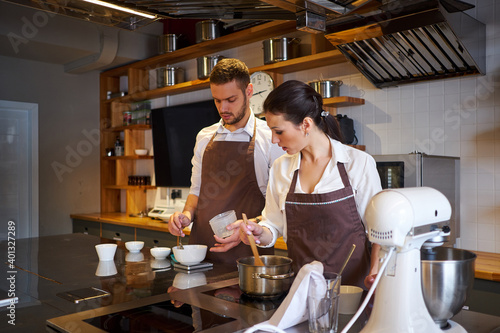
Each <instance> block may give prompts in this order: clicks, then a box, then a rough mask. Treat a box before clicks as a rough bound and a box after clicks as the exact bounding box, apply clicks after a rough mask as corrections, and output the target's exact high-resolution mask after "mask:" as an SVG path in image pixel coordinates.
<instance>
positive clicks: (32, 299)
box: [0, 234, 500, 333]
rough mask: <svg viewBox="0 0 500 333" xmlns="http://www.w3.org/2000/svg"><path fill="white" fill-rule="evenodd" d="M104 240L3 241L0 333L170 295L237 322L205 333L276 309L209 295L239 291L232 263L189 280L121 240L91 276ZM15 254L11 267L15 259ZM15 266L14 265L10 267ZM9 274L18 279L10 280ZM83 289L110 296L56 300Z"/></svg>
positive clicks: (76, 324)
mask: <svg viewBox="0 0 500 333" xmlns="http://www.w3.org/2000/svg"><path fill="white" fill-rule="evenodd" d="M105 242H114V241H110V240H107V239H101V238H99V237H96V236H90V235H84V234H69V235H58V236H48V237H40V238H33V239H20V240H17V241H16V244H15V251H12V249H11V248H9V246H10V245H12V244H8V243H7V242H2V243H0V250H1V252H0V253H1V254H0V255H1V256H2V258H1V259H2V262H4V263H6V264H5V266H4V269H2V270H1V275H0V289H3V290H6V291H8V290H9V289H10V288H11V287H12V284H11V283H10V282H11V281H14V285H15V293H16V296H18V297H19V303H18V304H16V307H15V309H14V310H12V309H8V308H6V307H4V308H1V309H0V318H2V319H0V331H2V332H45V331H46V330H47V328H46V321H47V320H48V319H51V322H54V323H56V324H57V325H61V326H63V325H64V326H65V330H68V331H78V330H79V328H80V329H81V327H80V324H82V323H81V319H82V318H84V317H85V318H90V317H95V316H97V315H101V314H106V313H113V312H115V311H117V310H120V311H121V310H122V309H128V308H134V307H138V306H144V305H147V304H152V303H158V302H165V301H168V302H170V299H171V298H175V299H176V300H178V301H181V302H185V303H186V304H191V305H193V306H195V307H200V308H202V309H203V308H207V309H209V310H210V311H212V312H214V313H225V314H226V315H227V316H228V317H232V318H236V320H234V321H232V322H230V323H229V324H226V325H223V326H220V327H219V328H217V327H216V328H213V329H209V330H208V331H210V332H229V331H241V332H242V331H244V330H243V328H245V327H249V326H251V325H253V324H256V323H259V322H261V321H263V320H266V319H268V318H269V317H270V316H271V315H272V313H273V312H274V308H275V307H276V306H274V307H266V302H261V303H260V302H253V304H249V303H247V304H235V303H233V302H229V301H227V300H226V299H223V298H222V299H221V298H216V297H214V296H213V293H214V290H219V289H220V288H222V289H225V288H233V291H235V292H237V291H238V289H239V288H237V283H238V278H237V277H238V273H237V267H236V265H235V266H232V265H214V267H213V269H210V270H206V271H203V272H197V273H196V275H190V276H188V274H187V273H186V272H185V271H182V270H177V269H173V268H172V266H170V267H166V268H163V269H160V270H156V269H153V268H152V267H151V266H152V264H153V266H154V263H155V262H154V261H153V258H152V257H151V256H150V254H149V249H148V248H144V249H143V250H142V251H141V253H142V254H143V256H144V259H143V260H141V261H136V262H132V261H127V260H126V259H130V257H129V256H127V254H128V251H127V250H126V249H125V247H124V244H123V243H121V242H118V249H117V253H116V255H115V264H116V268H117V274H115V275H113V276H108V277H99V276H96V269H97V266H98V264H99V261H98V258H97V254H96V252H95V248H94V246H95V245H96V244H99V243H105ZM14 255H15V257H14ZM13 257H14V259H15V262H12V259H13ZM9 258H10V259H11V260H10V261H9ZM12 263H13V264H14V265H15V266H13V267H9V264H12ZM11 276H14V277H15V279H13V280H12V279H11V280H8V278H9V277H11ZM195 276H196V278H195ZM176 277H177V281H176ZM179 278H182V280H181V281H183V284H177V282H178V281H179V280H180V279H179ZM200 278H201V282H200ZM174 281H175V282H174ZM193 282H194V283H195V285H196V284H204V283H206V285H201V286H198V287H194V288H190V289H185V290H182V289H177V288H173V285H174V286H175V287H181V288H185V287H186V286H187V283H193ZM86 287H97V288H100V289H103V290H106V291H109V292H110V293H111V296H108V297H104V298H99V299H94V300H88V301H83V302H80V303H78V304H75V303H72V302H70V301H68V300H66V299H63V298H61V297H59V296H57V294H58V293H64V292H68V291H73V290H76V289H81V288H86ZM210 293H212V295H210ZM9 315H11V316H10V317H9ZM12 315H14V317H12ZM12 318H14V319H15V324H16V325H15V326H14V325H11V324H10V323H9V320H10V321H11V323H12ZM52 318H55V319H52ZM349 319H350V317H349V316H343V315H340V321H339V322H340V327H343V326H344V325H345V324H347V322H348V321H349ZM453 320H455V321H456V322H458V323H460V324H461V325H462V326H463V327H464V328H465V329H466V330H467V331H468V332H471V333H472V332H473V333H483V332H484V333H491V332H492V331H493V330H494V329H496V328H497V327H500V317H496V316H491V315H485V314H480V313H477V312H472V311H465V310H463V311H461V312H460V313H459V314H458V315H457V316H455V317H454V318H453ZM361 326H362V323H357V326H355V327H354V328H353V329H351V331H350V332H359V330H360V327H361ZM84 331H85V332H90V331H89V330H84ZM96 331H98V330H96ZM307 331H308V327H307V322H305V323H302V324H300V325H297V326H296V327H293V328H290V329H288V330H287V332H293V333H296V332H297V333H298V332H307ZM339 332H340V330H339Z"/></svg>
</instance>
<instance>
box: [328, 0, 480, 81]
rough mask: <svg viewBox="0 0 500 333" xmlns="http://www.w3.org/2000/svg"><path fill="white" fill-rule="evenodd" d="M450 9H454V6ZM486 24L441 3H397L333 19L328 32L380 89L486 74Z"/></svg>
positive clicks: (348, 57) (355, 64) (389, 3)
mask: <svg viewBox="0 0 500 333" xmlns="http://www.w3.org/2000/svg"><path fill="white" fill-rule="evenodd" d="M448 9H450V8H448ZM485 31H486V28H485V25H484V24H483V23H481V22H479V21H477V20H476V19H474V18H472V17H470V16H468V15H467V14H465V13H463V12H461V11H459V10H455V11H452V12H448V11H447V10H446V9H445V8H444V7H443V6H442V5H441V3H440V1H437V0H436V1H429V0H427V1H391V2H387V3H386V4H385V5H384V6H382V7H381V8H380V10H379V11H376V12H372V13H371V14H370V15H366V16H359V15H353V16H345V17H342V18H341V19H339V20H338V21H337V22H335V21H333V22H331V23H330V24H329V25H328V26H327V29H326V33H325V36H326V38H327V39H328V40H329V41H330V42H331V43H332V44H333V45H336V46H337V48H338V49H339V50H340V51H341V52H342V53H343V54H344V55H345V56H346V57H347V59H349V61H350V62H351V63H352V64H353V65H354V66H356V68H358V69H359V70H360V71H361V73H362V74H363V75H364V76H365V77H366V78H367V79H368V80H369V81H370V82H371V83H373V85H375V86H376V87H378V88H382V87H388V86H394V85H400V84H404V83H412V82H417V81H422V80H432V79H443V78H448V77H456V76H463V75H473V74H485V69H486V54H485V53H486V51H485V43H486V32H485Z"/></svg>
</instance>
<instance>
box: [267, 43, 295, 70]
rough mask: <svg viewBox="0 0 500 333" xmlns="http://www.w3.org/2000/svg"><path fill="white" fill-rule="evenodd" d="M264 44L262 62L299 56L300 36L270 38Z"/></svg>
mask: <svg viewBox="0 0 500 333" xmlns="http://www.w3.org/2000/svg"><path fill="white" fill-rule="evenodd" d="M262 44H263V45H264V64H266V65H268V64H273V63H275V62H279V61H284V60H290V59H293V58H297V57H298V56H299V44H300V38H287V37H283V38H270V39H266V40H265V41H263V42H262Z"/></svg>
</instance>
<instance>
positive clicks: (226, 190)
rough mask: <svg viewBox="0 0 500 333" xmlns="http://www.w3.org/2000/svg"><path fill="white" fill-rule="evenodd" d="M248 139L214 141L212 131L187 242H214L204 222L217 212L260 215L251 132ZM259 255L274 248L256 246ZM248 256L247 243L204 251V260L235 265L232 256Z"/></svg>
mask: <svg viewBox="0 0 500 333" xmlns="http://www.w3.org/2000/svg"><path fill="white" fill-rule="evenodd" d="M256 128H257V124H256V123H255V125H254V130H253V136H252V139H251V140H250V142H236V141H215V140H214V138H215V135H216V134H217V133H215V134H214V135H213V136H212V139H211V140H210V142H209V143H208V145H207V147H206V149H205V153H204V154H203V161H202V172H201V187H200V195H199V197H198V208H197V212H196V214H195V222H194V223H193V227H192V230H191V235H190V236H189V243H190V244H206V245H207V246H208V247H209V248H210V247H213V246H214V244H215V238H214V233H213V231H212V228H211V227H210V224H209V223H208V221H210V219H211V218H212V217H214V216H215V215H217V214H220V213H224V212H225V211H228V210H232V209H234V210H235V211H236V216H237V218H238V219H241V218H242V216H241V213H245V214H246V215H247V216H248V218H251V217H255V216H258V215H260V214H261V212H262V209H263V208H264V205H265V198H264V196H263V195H262V192H261V191H260V188H259V184H258V183H257V177H256V176H255V166H254V150H255V133H256ZM259 253H260V254H261V255H264V254H274V249H273V248H270V249H259ZM251 255H252V250H251V249H250V246H248V245H245V244H244V243H240V244H239V245H238V246H236V247H234V248H232V249H231V250H229V251H228V252H222V253H216V252H210V251H207V258H206V259H207V260H208V261H210V262H221V263H228V264H236V259H238V258H241V257H247V256H251Z"/></svg>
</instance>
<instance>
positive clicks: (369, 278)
mask: <svg viewBox="0 0 500 333" xmlns="http://www.w3.org/2000/svg"><path fill="white" fill-rule="evenodd" d="M376 277H377V274H370V275H368V276H367V277H365V286H366V288H368V289H370V288H371V287H372V285H373V282H375V278H376Z"/></svg>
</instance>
